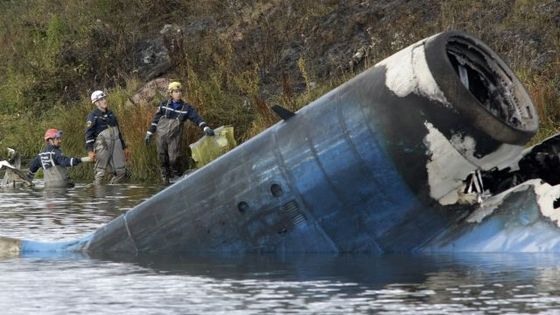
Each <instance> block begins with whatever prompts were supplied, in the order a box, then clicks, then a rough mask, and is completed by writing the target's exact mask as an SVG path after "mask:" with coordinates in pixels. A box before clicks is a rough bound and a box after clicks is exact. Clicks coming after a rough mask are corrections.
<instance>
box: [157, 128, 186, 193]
mask: <svg viewBox="0 0 560 315" xmlns="http://www.w3.org/2000/svg"><path fill="white" fill-rule="evenodd" d="M182 135H183V123H182V122H181V121H179V119H169V118H166V117H162V118H161V119H160V120H159V122H158V125H157V133H156V147H157V153H158V158H159V162H160V165H161V179H162V181H164V182H167V181H168V180H169V178H170V177H171V175H172V174H171V171H172V170H173V172H174V173H175V175H177V176H181V175H182V174H183V163H184V161H183V160H184V159H183V156H184V150H183V146H182V141H181V136H182Z"/></svg>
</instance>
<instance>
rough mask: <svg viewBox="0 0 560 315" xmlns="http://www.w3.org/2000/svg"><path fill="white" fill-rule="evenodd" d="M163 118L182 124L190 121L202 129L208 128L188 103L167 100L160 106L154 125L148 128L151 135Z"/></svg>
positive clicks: (153, 120)
mask: <svg viewBox="0 0 560 315" xmlns="http://www.w3.org/2000/svg"><path fill="white" fill-rule="evenodd" d="M162 117H165V118H167V119H178V120H179V121H180V122H185V121H186V120H187V119H189V120H190V121H192V122H193V123H195V124H196V125H197V126H198V127H200V128H202V129H204V127H206V126H208V125H207V124H206V122H204V120H202V117H200V116H199V115H198V113H197V112H196V110H195V109H194V107H192V105H191V104H189V103H186V102H184V101H183V100H179V101H177V102H175V101H173V100H165V101H163V102H161V103H160V104H159V107H158V109H157V111H156V113H155V114H154V118H153V119H152V124H151V125H150V128H148V133H149V134H152V133H154V132H156V129H157V125H158V122H159V120H160V119H161V118H162Z"/></svg>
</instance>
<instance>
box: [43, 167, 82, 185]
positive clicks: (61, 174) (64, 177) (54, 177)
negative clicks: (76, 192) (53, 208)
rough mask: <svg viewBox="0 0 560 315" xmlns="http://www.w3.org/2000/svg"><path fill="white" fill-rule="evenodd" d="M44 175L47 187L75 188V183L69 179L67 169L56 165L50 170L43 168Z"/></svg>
mask: <svg viewBox="0 0 560 315" xmlns="http://www.w3.org/2000/svg"><path fill="white" fill-rule="evenodd" d="M53 164H54V163H53ZM43 173H44V175H45V187H51V188H62V187H74V183H73V182H72V180H70V178H69V177H68V170H67V169H66V167H63V166H60V165H54V166H51V167H49V168H43Z"/></svg>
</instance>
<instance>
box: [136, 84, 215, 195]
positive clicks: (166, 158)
mask: <svg viewBox="0 0 560 315" xmlns="http://www.w3.org/2000/svg"><path fill="white" fill-rule="evenodd" d="M167 93H168V94H169V97H168V99H166V100H164V101H162V102H161V103H160V105H159V107H158V109H157V111H156V112H155V114H154V117H153V119H152V123H151V125H150V127H149V128H148V131H147V132H146V137H145V138H144V141H145V143H146V145H147V144H149V143H150V139H151V137H152V136H153V134H154V133H156V146H157V152H158V158H159V162H160V165H161V181H162V184H164V185H168V184H169V179H170V177H172V175H175V176H181V175H182V174H183V171H184V169H183V168H184V167H183V165H184V164H183V162H184V155H185V154H184V152H185V150H184V148H183V146H182V135H183V125H184V124H183V123H184V122H185V121H187V120H190V121H192V122H193V123H195V124H196V125H197V126H198V127H199V128H201V129H202V130H203V131H204V134H205V135H207V136H213V135H214V130H212V128H210V127H209V126H208V124H207V123H206V122H204V120H203V119H202V118H201V117H200V116H199V115H198V113H197V112H196V110H195V109H194V107H192V105H191V104H189V103H187V102H185V101H183V99H182V97H183V88H182V86H181V83H180V82H171V83H169V86H168V88H167Z"/></svg>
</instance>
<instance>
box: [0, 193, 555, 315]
mask: <svg viewBox="0 0 560 315" xmlns="http://www.w3.org/2000/svg"><path fill="white" fill-rule="evenodd" d="M159 189H161V187H159V186H147V187H144V186H142V185H115V186H104V187H93V186H87V185H78V186H77V187H75V188H72V189H68V190H61V191H45V190H41V189H35V190H29V189H28V190H26V189H22V190H0V200H1V204H0V219H1V222H2V225H1V228H0V235H2V236H9V237H16V238H26V239H33V240H53V241H54V240H70V239H75V238H79V237H81V236H82V235H83V234H86V233H90V232H92V231H94V230H95V229H97V228H99V227H100V226H103V225H104V224H106V223H107V222H109V221H110V220H111V219H113V218H114V217H116V216H118V215H119V214H121V213H123V212H124V211H127V210H129V209H131V208H132V207H133V206H134V205H135V204H137V203H139V202H141V201H142V200H144V199H146V198H148V197H149V196H150V195H152V194H153V193H155V192H157V191H158V190H159ZM559 258H560V255H556V254H481V255H438V256H431V255H385V256H379V257H377V256H367V255H343V256H336V255H293V256H272V255H245V256H227V257H181V256H155V257H154V256H140V257H130V256H126V257H118V256H110V257H95V258H91V257H87V256H86V255H82V254H58V255H52V254H50V255H45V254H30V255H26V256H18V257H3V258H0V309H1V310H3V313H5V314H202V313H204V314H271V313H277V314H373V313H375V314H523V313H525V314H536V313H542V314H547V313H548V314H557V313H560V290H559V289H558V288H559V287H560V286H559V285H558V283H560V268H559V266H560V264H559V262H560V259H559Z"/></svg>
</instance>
